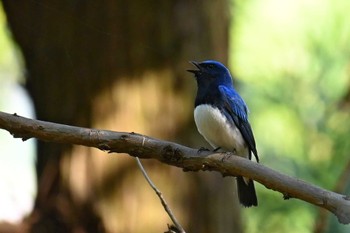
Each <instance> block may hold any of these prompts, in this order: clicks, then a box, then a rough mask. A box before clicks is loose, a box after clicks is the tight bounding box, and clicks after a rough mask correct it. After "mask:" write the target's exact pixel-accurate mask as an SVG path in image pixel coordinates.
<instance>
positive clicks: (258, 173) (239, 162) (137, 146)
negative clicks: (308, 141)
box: [0, 112, 350, 224]
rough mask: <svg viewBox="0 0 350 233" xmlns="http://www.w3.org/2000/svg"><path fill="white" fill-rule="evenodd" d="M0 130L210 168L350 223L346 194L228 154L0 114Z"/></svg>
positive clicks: (185, 166) (191, 167)
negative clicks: (299, 200)
mask: <svg viewBox="0 0 350 233" xmlns="http://www.w3.org/2000/svg"><path fill="white" fill-rule="evenodd" d="M0 128H2V129H6V130H7V131H9V132H10V133H11V134H12V135H13V136H14V137H16V138H22V139H23V140H27V139H29V138H32V137H35V138H38V139H40V140H44V141H50V142H56V143H67V144H77V145H83V146H89V147H96V148H98V149H101V150H104V151H108V152H109V153H113V152H116V153H127V154H129V155H131V156H134V157H139V158H143V159H157V160H159V161H160V162H162V163H166V164H169V165H172V166H177V167H180V168H183V169H184V171H200V170H211V171H217V172H220V173H222V174H223V175H224V176H227V175H229V176H237V175H241V176H244V177H248V178H251V179H254V180H256V181H257V182H259V183H261V184H263V185H264V186H265V187H267V188H269V189H273V190H275V191H278V192H281V193H282V194H283V196H284V198H285V199H288V198H298V199H301V200H303V201H306V202H309V203H311V204H314V205H316V206H320V207H323V208H325V209H327V210H329V211H330V212H332V213H333V214H334V215H336V216H337V218H338V221H339V222H340V223H343V224H349V223H350V197H349V196H346V195H341V194H338V193H335V192H331V191H328V190H325V189H322V188H320V187H318V186H315V185H313V184H309V183H306V182H304V181H302V180H299V179H296V178H293V177H290V176H287V175H284V174H282V173H280V172H277V171H274V170H272V169H270V168H268V167H265V166H264V165H261V164H258V163H254V162H252V161H250V160H248V159H244V158H241V157H239V156H235V155H234V154H232V153H213V152H210V151H202V150H200V151H199V150H197V149H193V148H189V147H186V146H182V145H179V144H176V143H173V142H168V141H161V140H158V139H154V138H151V137H147V136H144V135H140V134H136V133H124V132H113V131H108V130H97V129H88V128H80V127H75V126H68V125H62V124H56V123H50V122H44V121H38V120H31V119H27V118H24V117H20V116H18V115H16V114H14V115H11V114H7V113H3V112H0Z"/></svg>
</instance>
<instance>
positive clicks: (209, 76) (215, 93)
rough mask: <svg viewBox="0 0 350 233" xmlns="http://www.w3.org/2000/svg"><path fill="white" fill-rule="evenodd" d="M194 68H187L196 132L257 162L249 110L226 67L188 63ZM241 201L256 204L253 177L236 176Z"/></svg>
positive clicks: (222, 147)
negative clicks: (193, 96)
mask: <svg viewBox="0 0 350 233" xmlns="http://www.w3.org/2000/svg"><path fill="white" fill-rule="evenodd" d="M191 63H192V64H193V65H194V66H195V67H196V68H197V69H196V70H187V71H188V72H191V73H193V74H194V76H195V78H196V81H197V86H198V90H197V96H196V100H195V109H194V120H195V123H196V126H197V129H198V131H199V133H200V134H201V135H202V136H203V137H204V138H205V140H206V141H207V142H208V143H209V144H210V145H211V146H212V147H213V148H214V149H215V150H214V151H218V150H221V151H230V152H234V153H235V154H237V155H239V156H242V157H244V158H248V159H251V157H252V153H253V154H254V156H255V158H256V160H257V162H259V157H258V152H257V150H256V145H255V139H254V135H253V132H252V129H251V127H250V124H249V122H248V109H247V105H246V104H245V102H244V100H243V99H242V97H241V96H240V95H239V94H238V93H237V92H236V90H235V89H234V87H233V83H232V78H231V74H230V72H229V70H228V69H227V68H226V67H225V66H224V65H223V64H221V63H220V62H217V61H213V60H208V61H203V62H194V61H192V62H191ZM237 190H238V198H239V201H240V203H241V204H242V205H243V206H245V207H250V206H257V205H258V200H257V197H256V193H255V187H254V183H253V180H251V179H248V178H244V177H242V176H238V177H237Z"/></svg>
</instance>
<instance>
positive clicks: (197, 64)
mask: <svg viewBox="0 0 350 233" xmlns="http://www.w3.org/2000/svg"><path fill="white" fill-rule="evenodd" d="M190 63H191V64H192V65H194V66H195V67H197V68H198V70H187V72H190V73H193V74H198V73H199V72H200V71H201V67H200V65H199V63H198V62H196V61H190Z"/></svg>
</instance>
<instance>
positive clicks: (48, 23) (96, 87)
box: [2, 0, 242, 233]
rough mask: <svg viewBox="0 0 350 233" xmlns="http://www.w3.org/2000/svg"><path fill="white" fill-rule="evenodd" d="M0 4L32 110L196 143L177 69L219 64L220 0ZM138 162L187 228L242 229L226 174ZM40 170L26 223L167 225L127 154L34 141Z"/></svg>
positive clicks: (223, 41)
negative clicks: (193, 63) (18, 52)
mask: <svg viewBox="0 0 350 233" xmlns="http://www.w3.org/2000/svg"><path fill="white" fill-rule="evenodd" d="M2 2H3V5H4V9H5V11H6V14H7V17H8V22H9V25H10V28H11V30H12V33H13V37H14V39H15V41H16V42H17V43H18V45H19V47H20V49H21V51H22V53H23V55H24V63H25V68H26V76H27V77H26V78H27V79H26V80H27V83H26V86H27V88H28V90H29V92H30V94H31V96H32V98H33V101H34V104H35V108H36V109H35V110H36V114H37V117H38V119H41V120H48V121H53V122H59V123H65V124H71V125H78V126H85V127H95V128H104V129H111V130H118V131H135V132H140V133H144V134H148V135H151V136H155V137H160V138H163V139H172V140H177V141H178V142H183V143H186V144H192V145H195V146H202V145H203V144H202V143H203V141H200V140H198V139H199V137H200V136H199V135H198V133H197V132H196V131H195V129H194V124H193V120H192V118H193V117H192V110H193V101H194V95H195V88H196V87H195V82H194V80H193V79H191V75H189V74H186V72H185V69H186V68H188V67H190V66H189V64H188V63H187V62H188V61H189V60H202V59H209V58H210V59H218V60H220V61H222V62H227V57H228V54H227V51H228V31H229V18H230V17H229V2H228V1H225V0H220V1H209V0H207V1H194V0H193V1H187V0H178V1H143V0H134V1H126V0H119V1H112V0H109V1H108V0H104V1H92V0H90V1H80V0H76V1H61V0H50V1H40V0H26V1H14V0H2ZM117 158H118V159H117ZM145 166H146V170H148V171H149V175H150V176H151V178H152V179H153V180H154V181H155V183H156V184H157V185H158V186H159V188H160V189H161V190H162V191H163V193H164V195H165V197H166V198H167V199H168V201H169V203H170V205H171V206H172V208H173V210H174V211H175V213H176V215H177V217H178V218H179V220H180V221H181V222H182V223H183V225H184V227H185V229H187V230H188V232H216V233H217V232H232V231H235V232H241V229H242V228H241V223H240V215H239V212H240V211H239V207H238V204H237V202H236V197H234V196H233V192H234V191H233V190H234V185H233V179H224V180H223V179H222V177H221V176H219V175H216V174H213V173H211V174H204V173H200V174H194V173H183V172H182V171H181V170H179V169H176V168H169V167H166V166H164V165H160V164H158V163H156V162H153V161H147V162H145ZM37 173H38V182H39V187H38V189H39V190H38V196H37V200H36V206H35V210H34V211H33V214H32V216H31V218H29V219H30V221H31V229H32V232H105V231H108V232H124V233H125V232H162V230H163V231H164V230H165V229H164V228H165V226H166V223H170V220H169V219H168V218H167V215H166V214H165V212H164V211H163V209H162V207H161V205H160V203H159V201H158V200H157V197H156V196H155V194H154V193H153V192H152V191H151V189H150V188H149V187H148V186H147V184H146V182H145V181H144V180H143V178H142V176H141V175H140V172H139V171H138V170H137V168H136V166H135V161H134V160H133V159H131V158H129V157H127V156H125V158H120V156H115V157H114V156H113V155H112V156H107V155H106V154H105V153H103V152H100V151H98V150H95V149H90V148H84V147H78V146H70V145H57V144H51V143H44V142H39V143H38V162H37Z"/></svg>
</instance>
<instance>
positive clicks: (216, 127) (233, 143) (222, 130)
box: [194, 104, 249, 158]
mask: <svg viewBox="0 0 350 233" xmlns="http://www.w3.org/2000/svg"><path fill="white" fill-rule="evenodd" d="M194 121H195V122H196V125H197V129H198V131H199V133H200V134H201V135H202V136H203V137H204V138H205V140H207V142H209V144H210V145H211V146H212V147H213V148H218V147H220V148H221V149H222V150H223V151H231V152H235V153H237V155H239V156H242V157H246V158H248V157H249V150H248V148H247V145H246V143H245V141H244V139H243V137H242V134H241V132H240V131H239V129H238V128H237V127H236V126H235V124H234V123H233V124H229V123H228V121H227V119H226V117H225V116H224V115H223V114H222V113H221V112H220V111H219V109H217V108H213V107H211V106H210V105H207V104H205V105H199V106H197V107H196V108H195V109H194Z"/></svg>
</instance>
